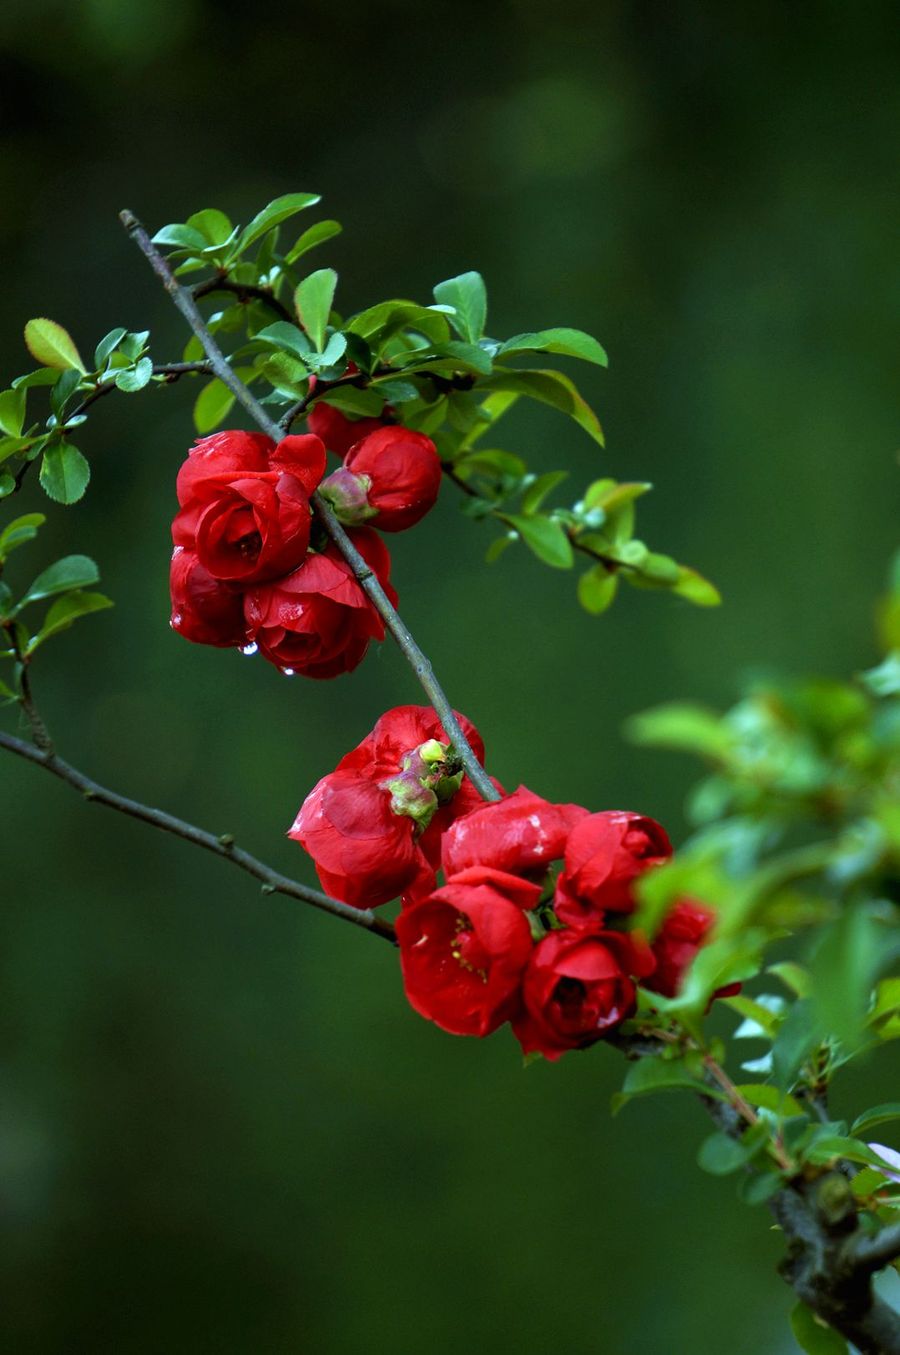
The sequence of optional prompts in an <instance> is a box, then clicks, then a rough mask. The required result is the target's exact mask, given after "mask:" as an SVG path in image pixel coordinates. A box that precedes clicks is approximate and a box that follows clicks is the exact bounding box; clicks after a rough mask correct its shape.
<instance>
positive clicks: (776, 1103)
mask: <svg viewBox="0 0 900 1355" xmlns="http://www.w3.org/2000/svg"><path fill="white" fill-rule="evenodd" d="M737 1090H738V1091H739V1092H740V1094H741V1096H743V1098H744V1100H745V1101H747V1102H748V1103H749V1104H750V1105H751V1106H756V1107H757V1108H758V1109H759V1108H762V1109H763V1110H771V1111H772V1113H773V1114H774V1115H778V1116H779V1117H780V1118H781V1119H782V1120H787V1119H789V1118H790V1117H791V1116H792V1115H805V1114H806V1111H805V1110H804V1108H803V1106H801V1104H800V1102H799V1101H797V1100H796V1099H795V1098H794V1097H793V1096H789V1095H788V1093H787V1092H782V1091H779V1090H778V1088H777V1087H773V1086H771V1085H770V1084H768V1083H763V1082H749V1083H744V1084H742V1085H741V1086H739V1087H738V1088H737Z"/></svg>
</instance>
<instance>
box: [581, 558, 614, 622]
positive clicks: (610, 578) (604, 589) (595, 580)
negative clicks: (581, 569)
mask: <svg viewBox="0 0 900 1355" xmlns="http://www.w3.org/2000/svg"><path fill="white" fill-rule="evenodd" d="M618 588H619V578H618V575H617V574H611V573H610V571H609V570H608V569H607V568H606V566H605V565H602V564H597V565H594V566H593V567H592V568H591V569H588V570H586V571H585V573H584V574H582V575H581V577H580V578H579V580H578V601H579V602H580V603H581V605H582V607H583V608H584V610H585V611H586V612H590V614H591V616H600V615H601V614H602V613H603V612H605V611H606V610H607V608H608V607H611V606H612V603H613V601H614V600H615V596H616V593H617V591H618Z"/></svg>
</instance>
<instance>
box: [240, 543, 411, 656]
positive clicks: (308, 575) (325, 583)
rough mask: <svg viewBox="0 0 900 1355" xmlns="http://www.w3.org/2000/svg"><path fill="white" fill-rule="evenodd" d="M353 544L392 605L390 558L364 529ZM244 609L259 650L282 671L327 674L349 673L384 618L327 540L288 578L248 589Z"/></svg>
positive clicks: (381, 634)
mask: <svg viewBox="0 0 900 1355" xmlns="http://www.w3.org/2000/svg"><path fill="white" fill-rule="evenodd" d="M352 539H353V543H354V545H355V546H356V548H357V550H358V551H359V552H360V554H361V555H362V556H363V558H364V560H365V561H366V563H367V564H368V565H369V566H370V568H371V569H372V570H373V571H374V573H375V575H376V576H377V578H378V580H379V582H380V583H381V586H382V587H383V588H384V590H385V592H386V593H387V595H388V597H389V598H390V600H391V602H392V603H396V601H397V594H396V593H395V592H394V590H393V588H392V587H391V585H390V582H389V577H390V568H391V560H390V556H389V554H388V551H387V548H386V546H385V545H384V544H383V542H382V541H381V538H380V537H379V536H378V535H377V534H376V533H375V532H372V531H369V530H367V529H366V528H363V529H361V530H360V531H357V532H354V533H353V534H352ZM244 613H245V616H246V618H247V625H248V628H249V629H250V631H252V633H253V638H254V639H255V641H256V643H257V644H258V645H259V651H260V653H261V654H262V655H263V656H264V658H266V659H268V660H269V662H270V663H274V664H275V666H276V667H278V668H281V669H282V671H285V672H287V671H288V670H290V671H291V672H297V673H304V674H305V675H306V676H307V677H313V678H331V677H336V676H337V674H338V673H349V672H350V671H351V669H353V668H355V667H356V666H357V664H358V663H360V662H361V661H362V658H363V656H364V654H365V652H366V650H367V649H368V647H369V641H370V640H383V639H384V622H383V621H382V619H381V617H380V616H379V615H378V613H377V612H376V610H375V608H374V607H373V606H372V604H371V602H370V601H369V599H368V598H367V597H366V595H365V593H364V592H363V590H362V588H361V587H360V586H359V584H358V583H357V581H356V579H355V578H354V577H353V571H352V570H351V568H350V566H349V565H348V564H347V562H346V560H344V558H343V556H342V555H341V554H340V553H339V551H338V550H337V548H336V546H335V545H334V543H333V542H329V543H328V545H327V546H326V547H325V549H324V551H322V553H321V554H318V553H313V552H311V553H310V554H309V555H307V557H306V559H305V560H304V561H303V564H302V565H300V567H299V569H295V570H294V571H293V573H291V574H288V575H287V577H286V578H282V579H277V580H275V581H274V582H273V583H268V584H263V585H262V586H260V587H258V588H254V589H250V590H249V591H248V592H247V594H246V595H245V598H244Z"/></svg>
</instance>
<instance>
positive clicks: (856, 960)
mask: <svg viewBox="0 0 900 1355" xmlns="http://www.w3.org/2000/svg"><path fill="white" fill-rule="evenodd" d="M883 930H884V929H883V927H882V926H881V925H880V924H879V923H878V922H877V921H876V920H875V919H874V918H873V917H872V916H871V915H870V914H869V913H868V912H867V911H866V909H865V908H864V907H862V906H860V905H856V904H851V903H846V904H845V905H844V907H843V909H842V911H841V912H840V914H839V915H838V917H837V919H836V920H835V921H834V922H833V923H832V924H831V926H830V927H828V928H827V929H826V930H825V932H824V934H823V936H822V939H821V942H820V944H819V947H818V949H817V951H816V954H815V957H814V959H813V962H812V965H811V974H812V992H813V1000H814V1002H815V1004H816V1007H817V1009H818V1012H819V1019H820V1021H821V1024H822V1026H823V1028H824V1029H825V1030H827V1031H828V1032H829V1034H831V1035H833V1036H835V1037H836V1038H837V1039H838V1040H839V1041H840V1042H841V1044H843V1045H845V1046H846V1047H847V1048H848V1049H852V1048H854V1047H856V1046H857V1045H858V1044H859V1043H860V1040H861V1037H862V1030H863V1025H864V1023H865V1019H866V1014H867V1012H868V1010H869V1006H870V997H871V991H872V986H873V984H874V981H875V974H876V970H877V968H878V962H879V959H880V952H881V948H882V943H883Z"/></svg>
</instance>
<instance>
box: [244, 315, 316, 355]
mask: <svg viewBox="0 0 900 1355" xmlns="http://www.w3.org/2000/svg"><path fill="white" fill-rule="evenodd" d="M253 337H254V339H255V340H257V341H258V342H260V343H264V344H266V345H267V347H269V348H281V349H284V350H285V351H286V352H288V353H293V355H294V357H297V358H299V359H300V360H301V362H304V361H305V360H306V358H308V357H309V355H310V353H311V352H312V348H311V346H310V342H309V339H308V338H307V337H306V335H305V334H304V333H303V330H302V329H299V328H298V326H297V325H291V324H288V322H287V320H276V321H275V323H274V325H266V327H265V329H260V330H258V331H257V333H256V334H254V336H253Z"/></svg>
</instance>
